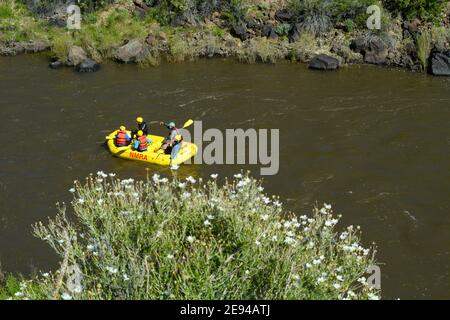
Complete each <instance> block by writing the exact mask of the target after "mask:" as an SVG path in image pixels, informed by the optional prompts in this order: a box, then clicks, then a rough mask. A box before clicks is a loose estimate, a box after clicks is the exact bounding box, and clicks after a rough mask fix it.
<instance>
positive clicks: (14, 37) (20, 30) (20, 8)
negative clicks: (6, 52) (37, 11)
mask: <svg viewBox="0 0 450 320" xmlns="http://www.w3.org/2000/svg"><path fill="white" fill-rule="evenodd" d="M45 26H46V25H45V23H44V22H42V21H40V20H37V19H35V18H34V17H33V16H32V15H31V14H30V12H29V11H28V9H27V8H26V6H25V5H23V4H21V3H19V2H17V1H15V0H2V2H1V3H0V30H1V33H0V34H1V36H0V41H3V42H25V41H33V40H47V39H48V37H47V30H46V28H45Z"/></svg>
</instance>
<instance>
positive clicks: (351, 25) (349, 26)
mask: <svg viewBox="0 0 450 320" xmlns="http://www.w3.org/2000/svg"><path fill="white" fill-rule="evenodd" d="M353 29H355V22H354V21H353V20H352V19H346V20H345V21H344V30H345V31H346V32H352V31H353Z"/></svg>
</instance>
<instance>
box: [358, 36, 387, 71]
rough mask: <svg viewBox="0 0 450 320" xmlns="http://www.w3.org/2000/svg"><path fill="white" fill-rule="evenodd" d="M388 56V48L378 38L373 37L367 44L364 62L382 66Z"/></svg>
mask: <svg viewBox="0 0 450 320" xmlns="http://www.w3.org/2000/svg"><path fill="white" fill-rule="evenodd" d="M387 56H388V46H387V44H386V43H385V42H384V41H383V40H382V39H381V38H380V37H373V38H371V39H370V40H369V42H368V50H367V51H366V53H365V55H364V61H365V62H366V63H370V64H384V63H385V62H386V58H387Z"/></svg>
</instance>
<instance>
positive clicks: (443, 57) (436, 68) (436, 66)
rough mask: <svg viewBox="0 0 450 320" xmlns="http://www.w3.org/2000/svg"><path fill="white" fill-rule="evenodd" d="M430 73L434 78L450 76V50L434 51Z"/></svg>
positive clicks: (430, 59)
mask: <svg viewBox="0 0 450 320" xmlns="http://www.w3.org/2000/svg"><path fill="white" fill-rule="evenodd" d="M428 72H429V73H430V74H432V75H434V76H450V50H446V51H438V50H433V51H432V52H431V54H430V58H429V62H428Z"/></svg>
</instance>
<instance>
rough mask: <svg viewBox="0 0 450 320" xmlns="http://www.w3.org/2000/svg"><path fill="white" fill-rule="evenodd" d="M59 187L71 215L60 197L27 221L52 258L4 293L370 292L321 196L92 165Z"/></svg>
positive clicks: (365, 258)
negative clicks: (56, 259)
mask: <svg viewBox="0 0 450 320" xmlns="http://www.w3.org/2000/svg"><path fill="white" fill-rule="evenodd" d="M70 191H71V192H73V193H74V198H73V201H72V202H71V204H70V211H71V212H72V213H73V214H74V217H75V221H73V219H70V220H69V219H68V218H67V214H66V210H67V209H68V208H66V207H65V206H64V205H61V206H59V212H58V214H57V216H56V217H54V218H52V219H50V220H49V221H48V222H47V223H46V224H43V223H37V224H36V225H35V226H34V233H35V235H36V236H37V237H38V238H40V239H42V240H44V241H45V242H47V243H48V244H49V245H50V247H51V248H53V250H54V251H55V252H56V254H57V255H59V256H60V258H61V267H60V268H59V270H56V271H52V272H48V273H43V274H41V275H38V276H36V278H33V279H30V280H23V281H21V282H20V284H19V288H20V291H16V290H17V285H16V284H15V285H14V286H13V287H14V290H8V291H6V292H7V293H8V294H10V293H12V292H14V295H13V296H12V298H13V299H49V298H54V299H376V298H378V295H379V292H378V291H377V290H376V289H374V288H373V287H371V286H369V285H368V284H367V281H366V280H365V278H363V277H364V274H365V272H366V270H367V268H368V266H369V265H372V264H373V263H374V251H373V250H372V249H370V248H368V249H366V248H363V247H362V246H361V244H360V231H359V230H358V228H354V227H347V228H344V229H343V230H341V231H339V230H338V229H337V227H336V225H337V224H338V222H339V219H340V216H336V215H335V214H334V212H333V210H332V208H331V206H329V205H324V206H323V207H322V208H315V209H314V210H313V212H312V214H311V215H309V216H301V217H298V216H295V215H294V214H292V213H290V212H288V211H286V210H284V209H283V206H282V204H281V203H280V200H279V199H278V198H277V197H269V196H268V195H266V194H264V193H263V188H262V187H261V185H260V182H259V181H257V180H254V179H252V178H250V177H249V176H247V175H242V174H238V175H236V176H235V179H234V180H233V181H229V182H227V181H225V183H224V185H219V184H218V183H217V181H216V176H213V177H212V178H211V179H210V180H209V181H202V180H201V179H198V180H197V179H194V178H192V177H188V178H187V179H185V180H176V179H174V180H171V181H169V180H168V179H166V178H162V177H160V176H158V175H156V174H155V175H154V176H153V177H151V178H149V179H148V180H147V181H134V180H133V179H126V180H119V179H116V178H115V177H114V175H107V174H105V173H103V172H98V173H97V175H91V176H90V177H88V179H87V180H86V182H85V183H83V184H81V183H78V182H77V183H76V184H75V186H74V188H73V189H72V190H70ZM168 195H169V196H168ZM4 287H5V285H3V286H2V288H4ZM2 292H5V291H2ZM8 294H7V295H8Z"/></svg>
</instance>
